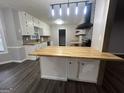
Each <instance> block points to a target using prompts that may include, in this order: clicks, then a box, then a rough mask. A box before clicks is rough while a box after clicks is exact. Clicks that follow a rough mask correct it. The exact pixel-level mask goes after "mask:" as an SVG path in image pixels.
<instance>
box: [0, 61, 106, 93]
mask: <svg viewBox="0 0 124 93" xmlns="http://www.w3.org/2000/svg"><path fill="white" fill-rule="evenodd" d="M35 65H36V64H35V62H31V61H26V62H23V63H9V64H5V65H0V88H2V87H5V86H6V87H13V86H14V85H15V86H16V84H17V83H18V81H20V82H19V84H21V83H22V82H24V79H23V80H22V78H24V77H26V78H27V79H29V78H30V77H29V76H30V74H31V73H33V74H35V72H31V73H30V72H29V71H30V70H31V71H32V70H33V68H36V67H34V66H35ZM33 71H34V70H33ZM25 73H26V74H27V75H26V74H25ZM29 73H30V74H29ZM39 74H40V73H39ZM24 75H25V76H24ZM28 77H29V78H28ZM28 81H32V80H30V79H29V80H28ZM35 81H36V80H35ZM25 82H26V81H25ZM38 82H39V81H38ZM17 85H18V84H17ZM22 85H23V84H22ZM33 85H36V84H35V83H33V84H32V85H31V86H33ZM15 86H14V87H15ZM20 86H21V85H20ZM32 88H33V87H30V88H29V89H28V90H31V91H32ZM22 89H23V87H22ZM22 89H21V90H22ZM16 90H17V92H9V93H105V92H104V91H103V90H102V88H101V87H100V86H97V85H96V84H91V83H83V82H76V81H68V82H63V81H55V80H47V79H41V80H40V82H39V84H38V86H36V87H35V91H33V92H31V91H30V92H28V91H26V92H19V89H16ZM21 90H20V91H21ZM0 93H2V92H0ZM106 93H107V92H106Z"/></svg>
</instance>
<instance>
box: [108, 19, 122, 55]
mask: <svg viewBox="0 0 124 93" xmlns="http://www.w3.org/2000/svg"><path fill="white" fill-rule="evenodd" d="M109 51H110V52H113V53H124V21H122V22H121V21H120V22H119V21H118V22H116V23H114V25H113V30H112V32H111V37H110V44H109Z"/></svg>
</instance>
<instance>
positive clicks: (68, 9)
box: [51, 0, 91, 16]
mask: <svg viewBox="0 0 124 93" xmlns="http://www.w3.org/2000/svg"><path fill="white" fill-rule="evenodd" d="M80 3H85V8H84V14H86V12H87V3H91V2H89V0H85V1H77V2H69V0H68V2H66V3H56V4H51V7H52V16H54V15H55V11H54V6H58V5H59V7H60V8H59V15H60V16H62V5H67V15H68V16H69V15H70V8H69V6H70V5H71V4H76V8H75V14H76V15H78V12H79V7H78V4H80Z"/></svg>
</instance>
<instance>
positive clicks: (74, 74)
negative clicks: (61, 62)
mask: <svg viewBox="0 0 124 93" xmlns="http://www.w3.org/2000/svg"><path fill="white" fill-rule="evenodd" d="M67 61H68V71H67V73H68V79H74V80H75V79H77V78H78V62H77V59H72V58H70V59H69V58H68V59H67Z"/></svg>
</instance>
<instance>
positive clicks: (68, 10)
mask: <svg viewBox="0 0 124 93" xmlns="http://www.w3.org/2000/svg"><path fill="white" fill-rule="evenodd" d="M69 14H70V9H69V4H68V6H67V16H69Z"/></svg>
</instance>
